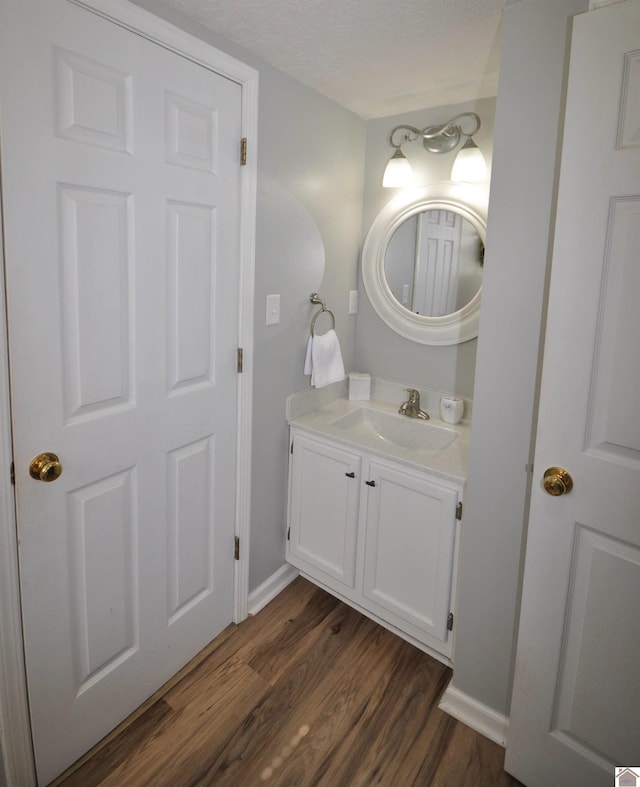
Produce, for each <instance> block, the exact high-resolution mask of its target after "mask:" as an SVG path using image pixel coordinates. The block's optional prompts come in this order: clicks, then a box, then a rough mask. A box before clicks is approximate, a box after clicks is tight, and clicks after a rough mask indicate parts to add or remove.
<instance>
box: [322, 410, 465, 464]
mask: <svg viewBox="0 0 640 787" xmlns="http://www.w3.org/2000/svg"><path fill="white" fill-rule="evenodd" d="M331 426H333V427H337V428H338V429H344V430H345V431H346V432H347V433H349V434H353V435H359V436H361V437H369V438H377V439H378V440H381V441H385V442H389V443H393V444H394V445H396V446H400V447H401V448H409V449H411V450H413V451H426V452H428V453H434V452H436V451H442V449H443V448H446V447H447V446H448V445H451V443H453V441H454V440H455V439H456V438H457V437H458V433H457V432H455V431H454V430H453V429H446V428H444V427H442V426H436V425H435V424H432V423H430V422H429V421H423V420H421V419H419V418H409V417H407V416H406V415H399V414H395V413H386V412H383V411H381V410H373V409H371V408H368V407H360V408H359V409H357V410H354V411H353V412H352V413H349V414H348V415H343V416H342V417H341V418H337V419H336V420H335V421H332V423H331Z"/></svg>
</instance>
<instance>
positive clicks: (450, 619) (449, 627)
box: [447, 612, 453, 631]
mask: <svg viewBox="0 0 640 787" xmlns="http://www.w3.org/2000/svg"><path fill="white" fill-rule="evenodd" d="M447 631H453V612H450V613H449V617H448V618H447Z"/></svg>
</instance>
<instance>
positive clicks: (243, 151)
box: [240, 137, 247, 167]
mask: <svg viewBox="0 0 640 787" xmlns="http://www.w3.org/2000/svg"><path fill="white" fill-rule="evenodd" d="M246 163H247V138H246V137H242V139H241V140H240V166H242V167H244V166H245V165H246Z"/></svg>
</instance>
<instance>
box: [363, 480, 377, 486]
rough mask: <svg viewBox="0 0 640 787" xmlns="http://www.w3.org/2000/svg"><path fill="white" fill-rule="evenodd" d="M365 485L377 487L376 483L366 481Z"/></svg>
mask: <svg viewBox="0 0 640 787" xmlns="http://www.w3.org/2000/svg"><path fill="white" fill-rule="evenodd" d="M365 484H366V485H367V486H375V485H376V482H375V481H365Z"/></svg>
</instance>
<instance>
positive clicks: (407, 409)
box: [398, 388, 429, 421]
mask: <svg viewBox="0 0 640 787" xmlns="http://www.w3.org/2000/svg"><path fill="white" fill-rule="evenodd" d="M407 393H408V394H409V398H408V399H407V401H406V402H403V403H402V404H401V405H400V409H399V410H398V412H399V413H400V414H401V415H406V416H408V417H409V418H421V419H422V420H423V421H428V420H429V416H428V415H427V413H425V412H424V410H421V409H420V394H419V393H418V391H416V389H415V388H407Z"/></svg>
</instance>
